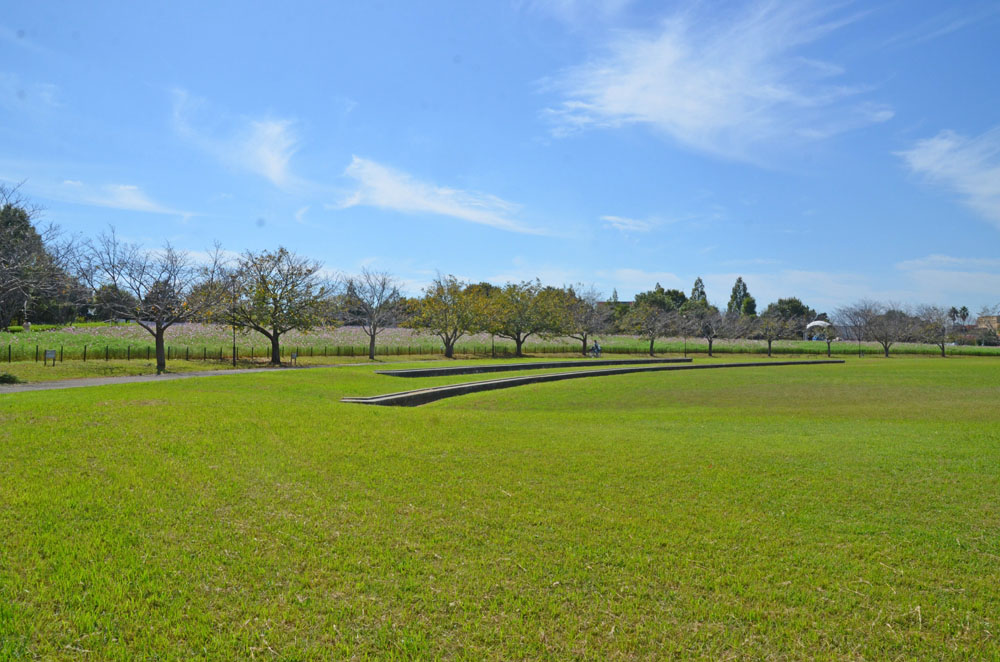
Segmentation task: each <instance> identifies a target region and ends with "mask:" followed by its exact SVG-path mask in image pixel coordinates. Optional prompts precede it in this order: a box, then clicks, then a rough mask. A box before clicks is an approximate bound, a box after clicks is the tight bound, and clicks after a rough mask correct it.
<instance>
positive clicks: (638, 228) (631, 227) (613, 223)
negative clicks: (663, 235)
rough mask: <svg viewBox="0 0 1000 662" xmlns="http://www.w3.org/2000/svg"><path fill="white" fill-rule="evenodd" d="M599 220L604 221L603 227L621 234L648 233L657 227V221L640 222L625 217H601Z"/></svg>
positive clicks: (636, 219)
mask: <svg viewBox="0 0 1000 662" xmlns="http://www.w3.org/2000/svg"><path fill="white" fill-rule="evenodd" d="M601 220H602V221H604V227H606V228H612V229H614V230H619V231H621V232H649V231H650V230H652V229H653V228H655V227H656V226H657V225H659V221H655V220H640V219H638V218H628V217H625V216H601Z"/></svg>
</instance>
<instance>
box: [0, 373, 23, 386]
mask: <svg viewBox="0 0 1000 662" xmlns="http://www.w3.org/2000/svg"><path fill="white" fill-rule="evenodd" d="M20 383H22V382H21V380H20V379H18V377H17V375H10V374H8V373H6V372H0V384H20Z"/></svg>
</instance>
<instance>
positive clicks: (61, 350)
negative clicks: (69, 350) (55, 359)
mask: <svg viewBox="0 0 1000 662" xmlns="http://www.w3.org/2000/svg"><path fill="white" fill-rule="evenodd" d="M62 362H63V346H62V345H59V363H62Z"/></svg>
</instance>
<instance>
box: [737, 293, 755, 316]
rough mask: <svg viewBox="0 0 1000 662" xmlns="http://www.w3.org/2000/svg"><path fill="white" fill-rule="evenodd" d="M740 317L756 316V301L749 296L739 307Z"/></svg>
mask: <svg viewBox="0 0 1000 662" xmlns="http://www.w3.org/2000/svg"><path fill="white" fill-rule="evenodd" d="M740 315H742V316H743V317H756V316H757V300H756V299H754V298H753V297H752V296H751V295H749V294H748V295H747V296H746V298H745V299H743V304H742V305H741V306H740Z"/></svg>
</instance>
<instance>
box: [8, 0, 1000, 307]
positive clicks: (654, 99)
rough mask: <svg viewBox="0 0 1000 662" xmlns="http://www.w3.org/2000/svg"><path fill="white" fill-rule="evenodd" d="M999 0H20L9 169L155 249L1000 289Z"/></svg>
mask: <svg viewBox="0 0 1000 662" xmlns="http://www.w3.org/2000/svg"><path fill="white" fill-rule="evenodd" d="M997 62H1000V4H998V3H997V2H950V3H941V2H925V1H922V0H898V1H889V2H864V3H862V2H855V3H851V2H844V3H840V4H837V3H829V2H816V3H812V2H799V3H792V2H770V3H769V2H708V1H705V2H686V3H668V2H651V3H644V2H629V1H627V0H608V1H605V2H599V1H596V0H594V1H584V0H577V1H574V0H553V1H551V2H543V1H530V0H518V1H509V2H504V1H499V0H498V1H496V2H449V3H440V2H431V1H428V2H420V3H413V2H390V1H384V2H360V3H315V4H311V3H294V2H289V3H273V2H272V3H257V4H254V3H248V2H231V3H203V2H171V3H158V4H156V3H133V2H122V3H112V2H100V3H71V2H64V3H55V2H52V3H18V4H16V5H14V4H11V5H10V6H8V7H7V8H6V10H5V11H4V13H3V15H2V16H0V180H3V181H5V182H7V183H16V182H20V181H24V182H25V183H24V187H23V191H24V192H25V193H26V194H27V195H29V196H30V197H31V198H33V199H34V200H36V201H37V202H38V203H40V204H41V205H43V206H44V207H45V210H46V211H45V218H46V220H49V221H53V222H55V223H58V224H59V225H60V226H62V227H63V228H64V229H66V230H68V231H70V232H76V233H80V234H84V235H94V234H96V233H98V232H100V231H101V230H102V229H104V228H107V227H108V226H109V225H113V226H114V227H115V228H116V229H117V231H118V233H119V234H120V235H123V236H125V237H127V238H129V239H131V240H134V241H138V242H142V243H144V244H147V245H149V246H158V245H161V244H162V243H163V242H164V241H165V240H169V241H170V242H172V243H173V244H174V245H175V246H177V247H180V248H184V249H187V250H191V251H200V250H205V249H206V248H208V247H209V246H210V245H211V244H212V242H213V240H216V239H218V240H220V241H221V242H222V243H223V246H224V247H225V248H226V249H228V250H231V251H235V252H240V251H242V250H245V249H253V250H259V249H264V248H270V247H276V246H277V245H279V244H281V245H284V246H287V247H288V248H290V249H291V250H294V251H297V252H299V253H302V254H305V255H308V256H310V257H313V258H316V259H319V260H321V261H322V262H323V263H324V264H325V265H326V267H327V268H328V269H330V270H331V271H339V272H346V273H353V272H357V271H358V270H360V269H361V268H362V267H369V268H374V269H379V270H387V271H390V272H392V273H393V274H395V275H396V276H398V277H399V278H400V279H401V280H402V281H403V282H404V283H405V288H406V289H407V290H408V291H410V292H411V293H414V294H415V293H418V292H419V290H420V289H421V287H422V286H423V285H424V284H426V283H427V282H428V281H429V280H430V279H431V278H433V277H434V275H435V274H436V273H437V272H441V273H451V274H455V275H457V276H459V277H461V278H464V279H468V280H472V281H479V280H490V281H493V282H504V281H508V280H522V279H528V278H534V277H539V278H541V279H542V281H543V282H545V283H547V284H552V285H563V284H572V283H577V282H582V283H585V284H594V285H596V286H597V287H598V288H599V289H600V290H602V291H604V292H605V293H606V294H610V293H611V291H612V289H614V288H616V289H617V290H618V293H619V295H620V296H621V298H623V299H627V298H629V297H631V296H632V295H633V294H634V293H635V292H637V291H642V290H646V289H649V288H651V287H652V286H653V285H654V284H655V283H656V282H660V283H661V284H663V286H665V287H677V288H681V289H684V290H690V288H691V284H692V282H693V281H694V279H695V278H696V277H697V276H701V277H702V278H703V279H704V280H705V283H706V286H707V290H708V294H709V298H710V299H711V300H713V301H714V302H717V303H723V304H724V303H725V301H726V300H728V297H729V290H730V288H731V287H732V283H733V281H734V280H735V278H736V277H737V276H738V275H740V276H743V278H744V280H745V281H746V282H747V284H748V287H749V289H750V293H751V294H753V295H754V296H755V297H756V298H757V300H758V303H759V304H760V305H763V304H766V303H767V302H769V301H773V300H774V299H776V298H778V297H785V296H798V297H800V298H802V299H803V300H804V301H805V302H806V303H808V304H810V305H812V306H813V307H815V308H817V309H820V310H824V309H833V308H836V307H837V306H839V305H843V304H846V303H850V302H852V301H855V300H857V299H859V298H863V297H869V298H879V299H884V300H894V301H900V302H907V303H935V304H946V305H949V306H950V305H957V306H961V305H966V306H968V307H969V308H970V309H972V310H974V311H978V310H979V308H980V307H982V306H984V305H991V306H993V305H996V304H997V303H998V302H1000V250H998V248H1000V111H998V109H1000V85H997V78H996V63H997Z"/></svg>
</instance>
